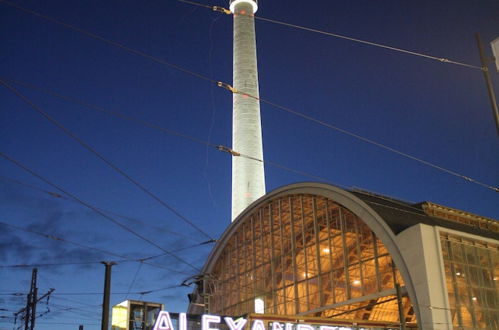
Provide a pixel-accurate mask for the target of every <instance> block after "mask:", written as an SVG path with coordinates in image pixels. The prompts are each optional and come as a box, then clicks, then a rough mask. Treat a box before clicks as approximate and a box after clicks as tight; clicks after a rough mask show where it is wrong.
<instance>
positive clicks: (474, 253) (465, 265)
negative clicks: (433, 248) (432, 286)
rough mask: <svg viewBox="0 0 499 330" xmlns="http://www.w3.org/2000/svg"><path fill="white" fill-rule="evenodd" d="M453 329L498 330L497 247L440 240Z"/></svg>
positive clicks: (453, 237)
mask: <svg viewBox="0 0 499 330" xmlns="http://www.w3.org/2000/svg"><path fill="white" fill-rule="evenodd" d="M440 240H441V245H442V255H443V259H444V267H445V278H446V283H447V291H448V294H449V304H450V309H451V316H452V322H453V325H454V328H455V329H499V295H498V287H497V280H498V278H499V246H498V245H497V244H492V243H486V242H482V241H478V240H472V239H469V238H464V237H461V236H456V235H451V234H447V233H442V234H441V236H440Z"/></svg>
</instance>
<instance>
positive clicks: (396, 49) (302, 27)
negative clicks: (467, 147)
mask: <svg viewBox="0 0 499 330" xmlns="http://www.w3.org/2000/svg"><path fill="white" fill-rule="evenodd" d="M177 1H178V0H177ZM255 19H257V20H260V21H264V22H269V23H274V24H278V25H284V26H287V27H292V28H296V29H300V30H304V31H308V32H314V33H318V34H322V35H327V36H330V37H335V38H339V39H345V40H349V41H353V42H356V43H361V44H364V45H369V46H374V47H380V48H384V49H388V50H392V51H395V52H400V53H404V54H409V55H415V56H420V57H424V58H427V59H431V60H435V61H438V62H441V63H449V64H455V65H460V66H464V67H467V68H471V69H478V70H483V68H482V67H479V66H476V65H472V64H467V63H463V62H458V61H453V60H449V59H447V58H444V57H437V56H432V55H428V54H424V53H420V52H416V51H410V50H406V49H402V48H398V47H393V46H387V45H383V44H380V43H376V42H372V41H366V40H362V39H357V38H352V37H348V36H345V35H341V34H336V33H331V32H327V31H322V30H318V29H313V28H309V27H306V26H301V25H296V24H291V23H286V22H282V21H278V20H275V19H270V18H264V17H259V16H255Z"/></svg>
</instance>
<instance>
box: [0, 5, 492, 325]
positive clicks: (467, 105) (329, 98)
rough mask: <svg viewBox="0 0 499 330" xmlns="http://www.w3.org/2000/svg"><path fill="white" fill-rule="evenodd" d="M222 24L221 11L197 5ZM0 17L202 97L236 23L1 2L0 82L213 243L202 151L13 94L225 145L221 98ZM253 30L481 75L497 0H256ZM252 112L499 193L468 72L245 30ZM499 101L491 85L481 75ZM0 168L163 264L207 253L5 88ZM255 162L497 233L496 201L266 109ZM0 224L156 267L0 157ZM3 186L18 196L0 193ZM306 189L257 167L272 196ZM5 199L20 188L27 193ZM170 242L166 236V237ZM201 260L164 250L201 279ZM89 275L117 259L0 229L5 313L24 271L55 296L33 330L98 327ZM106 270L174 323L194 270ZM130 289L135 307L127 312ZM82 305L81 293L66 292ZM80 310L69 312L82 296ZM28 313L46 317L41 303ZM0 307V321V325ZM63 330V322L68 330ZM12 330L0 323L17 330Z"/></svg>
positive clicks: (225, 210) (222, 209)
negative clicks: (434, 210) (257, 106)
mask: <svg viewBox="0 0 499 330" xmlns="http://www.w3.org/2000/svg"><path fill="white" fill-rule="evenodd" d="M199 1H200V2H201V3H204V4H209V5H220V6H224V7H228V4H227V3H226V2H225V1H220V0H214V1H208V0H199ZM9 3H10V4H12V3H14V4H17V5H19V6H22V7H24V8H27V9H31V10H33V11H36V12H38V13H41V14H43V15H47V16H50V17H52V18H54V19H57V20H59V21H62V22H65V23H68V24H70V25H73V26H75V27H78V28H81V29H83V30H85V31H88V32H90V33H93V34H95V35H99V36H101V37H104V38H106V39H109V40H112V41H115V42H117V43H120V44H122V45H124V46H126V47H129V48H132V49H135V50H139V51H140V52H142V53H144V54H147V55H150V56H153V57H156V58H159V59H161V60H163V61H166V62H169V63H172V64H175V65H178V66H181V67H183V68H185V69H187V70H190V71H192V72H195V73H198V74H201V75H203V76H207V77H210V78H212V79H214V80H216V81H223V82H227V83H231V81H232V17H231V16H229V15H224V14H221V13H217V12H213V11H211V10H209V9H206V8H202V7H196V6H192V5H189V4H185V3H180V2H178V1H175V0H162V1H158V0H151V1H131V0H125V1H117V0H108V1H96V0H87V1H61V0H44V1H40V0H25V1H21V0H12V2H8V1H0V33H1V40H2V52H1V55H0V76H1V79H2V80H5V81H6V82H7V83H8V84H10V85H11V86H13V87H14V88H16V89H17V90H18V91H19V92H20V93H21V94H22V95H24V96H25V97H27V98H28V99H29V100H30V101H31V102H32V103H33V104H35V105H36V106H37V107H39V108H40V109H42V110H43V111H45V112H47V113H48V114H49V115H50V116H52V117H53V118H55V119H56V120H57V121H58V122H60V123H61V124H62V125H64V126H65V127H67V128H68V129H69V130H71V131H72V132H73V133H74V134H75V135H76V136H78V137H79V138H80V139H82V140H83V141H85V142H86V143H87V144H88V145H90V146H92V147H93V148H94V149H96V150H97V151H98V152H99V153H101V154H102V155H104V156H105V157H106V158H107V159H108V160H109V161H111V162H112V163H114V164H116V165H117V166H118V167H120V168H121V169H122V170H124V171H125V172H126V173H127V174H129V175H130V176H131V177H133V178H134V179H135V180H137V181H139V182H140V183H141V184H142V185H143V186H145V187H147V188H148V189H149V190H150V191H151V192H153V193H154V194H155V195H157V196H158V197H160V198H161V200H163V201H165V202H166V203H168V204H169V205H170V206H172V207H173V208H175V209H176V210H177V211H178V212H180V213H181V214H182V215H183V216H185V217H187V218H188V219H189V220H190V221H192V222H193V223H194V224H195V225H196V226H198V227H200V228H201V229H202V230H203V231H205V232H206V233H207V234H208V235H209V236H211V237H214V238H216V237H219V236H220V235H221V233H222V232H223V231H224V230H225V228H226V227H227V225H228V224H229V222H230V180H231V172H230V171H231V167H230V166H231V159H230V156H229V155H228V154H226V153H221V152H219V151H217V150H216V149H215V148H212V147H207V146H206V145H203V144H199V143H195V142H192V141H190V140H188V139H184V138H181V137H179V136H175V135H172V134H166V133H164V132H160V131H158V130H154V129H151V128H148V127H145V126H143V125H141V124H139V123H137V122H130V121H124V120H121V119H118V118H116V117H113V116H110V115H109V114H105V113H102V112H98V111H95V110H93V109H90V108H88V107H84V106H82V105H78V104H75V103H71V102H67V101H65V100H62V99H61V98H57V97H54V96H53V95H49V94H47V93H44V92H42V91H40V90H35V89H33V88H29V87H26V85H20V84H16V83H14V82H13V80H15V81H17V82H22V83H23V84H30V85H33V86H36V87H39V88H45V89H48V90H52V91H54V92H56V93H59V94H62V95H65V96H68V97H71V98H75V99H79V100H81V101H82V102H86V103H90V104H93V105H94V106H97V107H101V108H104V109H107V110H110V111H117V112H120V113H123V114H125V115H128V116H133V117H135V118H138V119H139V120H142V121H148V122H151V123H154V124H156V125H159V126H161V127H163V128H165V129H170V130H175V131H177V132H180V133H183V134H187V135H189V136H193V137H195V138H198V139H201V140H206V141H210V142H211V143H213V144H215V145H226V146H230V145H231V106H232V96H231V94H230V93H229V92H228V91H226V90H224V89H221V88H218V87H216V86H215V85H214V84H210V83H209V82H207V81H205V80H202V79H198V78H196V77H193V76H192V75H189V74H186V73H183V72H180V71H178V70H175V69H173V68H171V67H168V66H165V65H161V64H158V63H155V62H154V61H151V60H150V59H147V58H144V57H142V56H139V55H137V54H132V53H130V52H127V51H125V50H123V49H120V48H117V47H114V46H111V45H109V44H107V43H105V42H102V41H99V40H96V39H95V38H91V37H89V36H86V35H83V34H81V33H78V32H76V31H74V30H71V29H68V28H65V27H64V26H61V25H58V24H54V23H53V22H49V21H47V20H46V19H43V18H41V17H37V16H34V15H32V14H29V13H27V12H24V11H21V10H19V9H16V8H14V7H13V6H11V5H9ZM257 16H261V17H265V18H272V19H276V20H280V21H284V22H288V23H293V24H298V25H303V26H306V27H311V28H315V29H319V30H324V31H328V32H332V33H337V34H342V35H347V36H350V37H354V38H359V39H363V40H369V41H372V42H376V43H381V44H385V45H390V46H394V47H398V48H402V49H407V50H412V51H417V52H422V53H425V54H430V55H433V56H437V57H443V58H448V59H450V60H454V61H459V62H464V63H468V64H471V65H476V66H479V65H480V64H479V56H478V51H477V48H476V42H475V36H474V34H475V33H477V32H478V33H480V34H481V36H482V39H483V40H484V43H485V47H486V52H487V54H488V55H489V56H491V51H490V47H489V45H488V43H489V42H490V41H491V40H493V39H494V38H496V37H498V36H499V20H498V17H499V2H498V1H496V0H478V1H464V0H458V1H455V0H454V1H451V0H443V1H429V0H424V1H395V0H386V1H372V0H358V1H348V2H344V1H316V2H313V3H312V2H311V1H283V0H280V1H277V0H276V1H270V0H269V1H263V0H262V1H260V9H259V11H258V12H257ZM256 30H257V47H258V65H259V75H260V96H261V97H262V98H263V99H265V100H268V101H271V102H274V103H277V104H279V105H282V106H285V107H288V108H290V109H292V110H294V111H298V112H301V113H304V114H306V115H308V116H311V117H314V118H316V119H318V120H320V121H323V122H327V123H329V124H331V125H334V126H336V127H339V128H341V129H345V130H348V131H350V132H352V133H355V134H358V135H360V136H362V137H365V138H368V139H371V140H374V141H376V142H379V143H381V144H384V145H386V146H389V147H392V148H395V149H397V150H399V151H402V152H404V153H407V154H410V155H412V156H415V157H417V158H420V159H423V160H425V161H428V162H431V163H433V164H436V165H438V166H441V167H443V168H445V169H448V170H451V171H454V172H457V173H459V174H462V175H465V176H468V177H471V178H473V179H476V180H478V181H480V182H483V183H486V184H489V185H491V186H495V187H497V186H499V138H498V135H497V132H496V128H495V125H494V121H493V118H492V111H491V110H490V105H489V100H488V98H487V92H486V88H485V85H484V81H483V77H482V73H481V72H480V71H479V70H477V69H473V68H468V67H464V66H458V65H453V64H446V63H441V62H438V61H435V60H430V59H426V58H422V57H417V56H413V55H408V54H402V53H399V52H394V51H390V50H386V49H382V48H376V47H373V46H367V45H363V44H359V43H354V42H352V41H347V40H342V39H337V38H333V37H330V36H325V35H320V34H315V33H311V32H307V31H303V30H298V29H294V28H290V27H285V26H282V25H276V24H273V23H269V22H265V21H261V20H257V21H256ZM490 69H491V70H492V69H494V70H492V77H493V81H494V83H495V91H496V95H499V79H498V77H499V76H498V74H497V72H496V71H495V68H494V67H493V65H492V64H491V65H490ZM0 87H1V88H0V100H1V101H0V102H1V103H0V106H1V111H0V116H1V121H0V123H1V128H0V141H1V146H2V147H1V150H0V151H1V152H2V153H4V154H6V155H9V156H10V157H12V158H14V159H16V160H17V161H19V162H21V163H22V164H24V165H25V166H27V167H29V168H30V169H32V170H33V171H35V172H36V173H38V174H40V175H41V176H43V177H45V178H46V179H47V180H49V181H51V182H53V183H54V184H56V185H58V186H60V187H62V188H64V189H65V190H67V191H68V192H70V193H71V194H74V195H75V196H77V197H78V198H80V199H81V200H84V201H86V202H88V203H90V204H92V205H94V206H96V207H99V208H102V209H105V210H110V211H113V212H115V213H119V214H121V215H125V216H127V217H131V218H134V219H136V220H131V219H126V218H123V217H118V216H114V215H113V217H115V218H116V219H118V220H120V221H121V222H123V224H125V225H126V226H128V227H130V228H132V229H133V230H134V231H137V232H139V233H140V234H141V235H143V236H145V237H147V238H148V239H150V240H151V241H153V242H154V243H156V244H159V245H160V246H162V247H163V248H164V249H167V250H170V251H173V250H177V249H181V248H184V247H189V246H192V245H196V244H199V243H201V242H204V241H206V240H207V238H206V237H205V236H203V235H202V234H201V233H200V232H198V231H196V230H195V229H193V228H192V227H190V226H188V225H187V224H186V223H185V222H183V221H182V220H180V219H179V218H178V217H177V216H175V215H174V214H173V213H172V212H170V211H169V210H167V209H166V208H165V207H163V206H161V205H160V204H159V203H158V202H156V201H155V200H153V199H152V198H151V197H149V196H147V195H146V194H144V193H143V192H142V191H140V190H139V189H138V188H137V187H135V186H133V185H132V184H130V183H129V182H128V181H126V180H125V179H124V178H123V177H121V176H120V175H119V174H117V173H116V172H114V171H113V170H112V169H111V168H109V167H108V166H107V165H106V164H104V163H103V162H102V161H101V160H99V159H98V158H97V157H96V156H95V155H93V154H92V153H90V152H89V151H87V150H85V149H84V148H82V147H81V146H80V145H79V144H78V143H76V142H75V141H74V140H72V139H70V138H69V137H68V136H66V135H65V134H64V133H63V132H62V131H61V130H60V129H58V128H57V127H55V126H54V125H53V124H52V123H50V122H49V121H47V120H46V119H45V118H43V117H42V116H41V115H40V114H38V113H36V112H35V111H34V110H33V109H32V108H31V107H30V106H28V105H27V104H26V103H25V102H23V101H22V100H21V99H20V98H19V97H17V96H16V95H15V94H14V93H12V91H9V90H8V89H7V88H5V87H3V86H0ZM261 111H262V126H263V136H264V157H265V160H266V161H269V162H274V163H277V164H280V165H284V166H286V167H289V168H292V169H294V170H299V171H304V172H307V173H309V174H312V175H314V176H317V177H321V178H324V180H325V181H327V182H329V183H331V184H335V185H340V186H344V187H360V188H363V189H367V190H370V191H374V192H378V193H381V194H385V195H388V196H393V197H397V198H400V199H403V200H408V201H412V202H421V201H432V202H435V203H439V204H443V205H446V206H450V207H454V208H459V209H462V210H465V211H468V212H472V213H476V214H480V215H483V216H487V217H491V218H495V219H499V198H498V194H497V192H494V191H492V190H491V189H487V188H484V187H482V186H480V185H477V184H474V183H472V182H469V181H466V180H463V179H461V178H458V177H455V176H452V175H449V174H447V173H444V172H442V171H439V170H436V169H434V168H431V167H428V166H426V165H423V164H421V163H419V162H416V161H414V160H410V159H408V158H405V157H402V156H400V155H397V154H395V153H392V152H389V151H387V150H384V149H381V148H379V147H376V146H373V145H371V144H367V143H365V142H362V141H359V140H358V139H355V138H353V137H351V136H348V135H345V134H342V133H339V132H337V131H334V130H332V129H329V128H326V127H324V126H320V125H318V124H316V123H313V122H310V121H307V120H305V119H303V118H300V117H297V116H295V115H292V114H290V113H287V112H285V111H282V110H279V109H277V108H275V107H273V106H271V105H269V104H265V103H263V104H262V105H261ZM0 175H1V177H0V210H1V219H0V221H1V222H2V223H8V224H12V225H16V226H19V227H22V228H25V229H29V230H31V231H38V232H41V233H45V234H50V235H54V236H57V237H60V238H64V239H66V240H69V241H73V242H78V243H80V244H83V245H86V246H91V247H96V248H99V249H102V250H105V251H110V252H114V253H118V254H120V255H124V256H126V257H127V258H129V259H139V258H146V257H149V256H154V255H157V254H161V253H162V251H161V250H160V249H158V248H156V247H154V246H152V245H151V244H148V243H146V242H144V241H143V240H140V239H138V238H137V237H134V236H132V235H131V234H130V233H128V232H126V231H125V230H123V229H121V228H119V227H117V226H116V225H114V224H112V223H110V222H109V221H107V220H106V219H104V218H103V217H101V216H100V215H97V214H96V213H95V212H93V211H91V210H89V209H87V208H85V207H84V206H82V205H80V204H78V203H76V202H74V201H70V200H68V199H64V198H56V197H54V196H51V195H49V194H47V193H46V192H43V191H41V190H38V188H40V189H43V190H47V191H51V192H55V191H56V190H55V188H53V187H51V186H49V185H48V184H46V183H44V182H43V181H41V180H39V179H37V178H35V177H34V176H32V175H31V174H29V173H27V172H25V171H23V170H22V169H20V168H19V167H16V166H15V165H13V164H12V163H11V162H8V161H7V160H5V159H0ZM12 180H17V182H14V181H12ZM311 180H314V179H312V178H310V177H307V176H303V175H298V174H295V173H292V172H289V171H285V170H283V169H280V168H278V167H273V166H270V165H267V166H266V183H267V189H268V190H269V191H270V190H273V189H276V188H278V187H280V186H283V185H286V184H290V183H295V182H300V181H311ZM19 182H21V183H23V184H26V185H30V187H28V186H26V185H22V184H20V183H19ZM171 231H174V232H175V233H171ZM210 248H211V245H202V246H198V247H194V248H188V249H185V250H183V251H179V252H176V254H178V255H179V256H180V257H181V258H182V259H185V260H186V261H188V262H189V263H191V264H193V265H194V266H195V267H197V268H201V267H202V265H203V262H204V260H205V259H206V256H207V255H208V253H209V251H210ZM102 260H114V261H116V260H120V258H119V257H116V256H113V255H108V254H105V253H104V252H102V251H101V252H99V251H96V250H90V249H87V248H81V247H77V246H74V245H70V244H68V243H63V242H57V241H54V240H49V239H47V238H44V237H41V236H37V235H35V234H33V233H28V232H25V231H22V230H19V229H15V228H13V227H7V226H5V225H0V309H2V310H1V311H0V316H8V317H10V316H12V313H13V312H15V311H17V310H19V309H20V308H22V307H23V306H24V304H25V297H20V296H15V295H12V294H13V293H23V294H26V293H27V291H28V289H29V281H30V277H31V268H32V267H25V268H19V267H17V268H12V267H8V266H12V265H17V264H26V265H32V264H39V263H40V264H63V263H85V264H79V265H53V266H40V267H39V279H38V280H39V282H38V286H39V291H40V292H41V293H44V292H46V291H47V290H48V289H49V288H55V289H56V291H55V292H54V294H53V295H52V297H51V300H50V304H49V306H50V313H47V314H46V315H44V316H43V317H42V318H40V319H39V321H38V323H37V324H38V325H37V329H40V330H44V329H56V330H57V329H69V328H71V329H76V328H77V325H78V324H84V325H85V329H99V328H100V304H101V303H102V297H101V295H100V294H98V293H99V292H101V291H102V287H103V276H104V266H103V265H100V264H99V263H98V262H99V261H102ZM150 262H151V263H155V264H157V265H161V266H164V267H167V268H170V269H172V270H174V271H168V270H165V269H160V268H155V267H152V266H150V265H147V264H141V263H140V262H119V264H118V265H116V266H115V267H114V269H113V284H112V293H113V295H112V299H111V304H112V305H114V304H116V303H119V302H121V301H122V300H124V299H125V298H129V299H144V300H149V301H156V302H162V303H164V304H165V305H166V308H167V309H168V310H169V311H176V312H182V311H185V310H186V305H187V298H186V294H187V293H189V292H190V290H192V289H191V288H184V287H181V288H180V287H178V288H173V289H168V290H160V291H154V292H152V293H149V294H145V295H142V296H141V295H140V294H135V293H136V292H143V291H149V290H155V289H160V288H165V287H170V286H176V285H179V284H180V283H181V282H182V281H183V280H184V279H186V278H188V277H189V276H190V275H194V274H196V273H197V271H196V270H195V269H193V268H190V267H189V266H188V265H185V264H182V263H180V262H178V261H177V260H175V259H173V258H171V257H160V258H156V259H152V260H150ZM127 292H130V294H128V295H127ZM69 293H78V295H68V294H69ZM80 294H81V295H80ZM38 308H39V312H40V313H43V312H45V311H47V306H46V305H45V303H41V304H40V305H39V307H38ZM3 309H6V310H7V311H3ZM65 323H68V324H65ZM12 326H13V318H2V319H0V329H12Z"/></svg>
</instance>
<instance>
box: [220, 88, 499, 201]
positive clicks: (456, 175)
mask: <svg viewBox="0 0 499 330" xmlns="http://www.w3.org/2000/svg"><path fill="white" fill-rule="evenodd" d="M230 88H232V87H230ZM229 91H230V92H231V93H233V94H236V93H237V94H241V95H246V96H248V97H251V98H253V99H256V100H259V101H260V102H263V103H266V104H269V105H271V106H273V107H275V108H277V109H280V110H282V111H285V112H288V113H291V114H293V115H295V116H297V117H300V118H303V119H306V120H308V121H311V122H314V123H316V124H319V125H321V126H324V127H327V128H330V129H332V130H334V131H337V132H340V133H342V134H345V135H348V136H351V137H353V138H356V139H357V140H360V141H363V142H365V143H368V144H371V145H374V146H376V147H379V148H381V149H384V150H387V151H390V152H393V153H395V154H397V155H399V156H402V157H405V158H408V159H411V160H414V161H416V162H419V163H420V164H423V165H426V166H429V167H432V168H434V169H436V170H439V171H442V172H444V173H447V174H450V175H453V176H455V177H458V178H460V179H463V180H465V181H468V182H471V183H474V184H477V185H479V186H482V187H484V188H487V189H490V190H493V191H495V192H499V188H498V187H495V186H492V185H490V184H487V183H483V182H481V181H478V180H476V179H473V178H471V177H468V176H465V175H463V174H460V173H457V172H455V171H452V170H449V169H446V168H444V167H442V166H439V165H436V164H433V163H431V162H429V161H426V160H424V159H421V158H419V157H416V156H412V155H410V154H408V153H405V152H402V151H399V150H397V149H395V148H392V147H389V146H387V145H385V144H383V143H380V142H376V141H374V140H371V139H369V138H366V137H363V136H361V135H359V134H356V133H353V132H350V131H348V130H345V129H343V128H340V127H337V126H334V125H332V124H330V123H327V122H325V121H322V120H319V119H316V118H314V117H312V116H309V115H306V114H304V113H301V112H299V111H296V110H293V109H291V108H289V107H286V106H283V105H280V104H277V103H275V102H271V101H269V100H266V99H262V98H260V97H257V96H254V95H251V94H247V93H244V92H241V91H238V90H235V89H234V88H232V90H230V89H229Z"/></svg>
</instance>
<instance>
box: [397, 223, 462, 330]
mask: <svg viewBox="0 0 499 330" xmlns="http://www.w3.org/2000/svg"><path fill="white" fill-rule="evenodd" d="M396 239H397V245H398V246H399V250H400V252H401V253H402V257H403V258H404V260H405V263H406V265H407V266H408V268H409V273H410V274H411V279H412V283H413V285H414V288H415V291H416V294H417V296H418V302H419V304H420V306H419V307H420V312H421V321H422V324H421V328H422V329H434V330H447V329H452V328H453V327H452V319H451V316H450V312H449V300H448V296H447V290H446V284H445V272H444V266H443V260H442V252H441V251H442V248H441V246H440V234H439V230H438V228H436V227H432V226H428V225H424V224H418V225H415V226H413V227H410V228H408V229H406V230H404V231H403V232H401V233H399V234H398V235H397V237H396Z"/></svg>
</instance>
